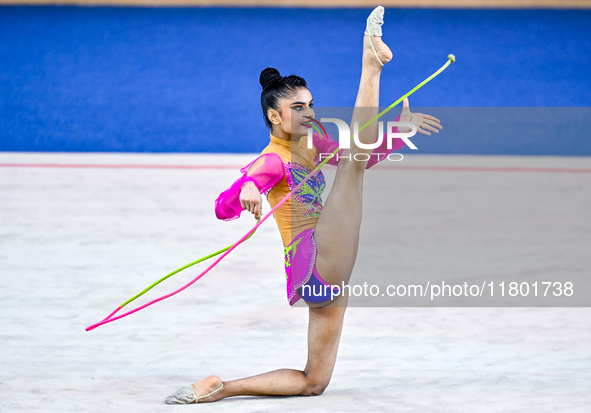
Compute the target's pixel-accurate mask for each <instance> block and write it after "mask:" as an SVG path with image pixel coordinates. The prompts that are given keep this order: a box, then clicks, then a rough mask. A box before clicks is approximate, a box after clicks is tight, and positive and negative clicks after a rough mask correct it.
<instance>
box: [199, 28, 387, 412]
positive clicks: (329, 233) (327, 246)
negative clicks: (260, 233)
mask: <svg viewBox="0 0 591 413" xmlns="http://www.w3.org/2000/svg"><path fill="white" fill-rule="evenodd" d="M372 40H373V41H374V45H375V47H376V49H377V51H378V54H380V55H381V60H382V61H383V62H387V61H389V60H391V58H392V53H391V52H390V49H388V47H387V46H386V45H385V44H383V43H382V42H381V39H380V38H375V37H374V38H371V39H370V37H369V36H364V46H363V67H362V73H361V82H360V85H359V92H358V95H357V101H356V102H355V107H356V111H355V113H354V115H353V120H358V121H359V126H363V125H364V124H365V123H367V122H368V121H369V120H370V119H372V118H373V117H374V116H375V115H376V114H377V113H378V112H377V110H378V106H379V80H380V74H381V69H382V67H381V65H380V64H379V63H378V62H377V61H376V58H375V56H374V54H373V52H372V50H371V46H370V44H369V42H370V41H372ZM377 130H378V126H377V123H375V124H373V125H371V126H368V127H367V128H366V129H364V130H363V131H361V132H360V133H359V139H360V141H361V142H364V143H373V142H375V141H376V138H377ZM352 146H353V147H352V148H351V149H350V150H349V151H345V153H344V155H347V154H348V153H349V152H350V153H351V155H354V154H355V153H360V152H366V153H368V152H371V151H367V150H366V151H364V150H361V149H359V148H356V147H354V145H352ZM366 164H367V162H363V161H347V160H343V161H340V162H339V166H338V169H337V174H336V178H335V183H334V185H333V188H332V190H331V192H330V195H329V197H328V199H327V202H326V205H325V206H324V209H323V211H322V214H321V215H320V218H319V220H318V223H317V226H316V230H315V240H316V244H317V246H318V252H317V256H316V269H317V270H318V272H319V274H320V275H321V276H322V277H323V278H324V279H325V280H326V281H327V282H329V283H332V284H338V283H340V282H341V280H345V282H348V280H349V277H350V275H351V271H352V269H353V265H354V263H355V257H356V255H357V247H358V244H359V228H360V225H361V196H362V184H363V172H364V170H365V166H366ZM347 301H348V297H347V296H346V295H343V296H339V297H338V298H336V299H335V300H334V301H333V302H332V305H331V306H324V307H320V308H315V307H313V306H310V308H309V315H310V320H309V325H308V361H307V363H306V367H305V368H304V370H294V369H279V370H274V371H270V372H268V373H263V374H259V375H256V376H251V377H247V378H243V379H239V380H232V381H227V382H223V384H224V387H223V388H222V389H221V390H220V391H218V392H216V393H214V394H212V395H211V396H209V397H207V398H204V399H201V400H199V403H202V402H213V401H216V400H221V399H223V398H226V397H231V396H280V395H283V396H291V395H293V396H295V395H300V396H312V395H319V394H322V393H323V392H324V389H325V388H326V387H327V386H328V383H329V381H330V378H331V377H332V372H333V369H334V365H335V362H336V356H337V350H338V346H339V341H340V338H341V332H342V327H343V321H344V315H345V310H346V306H347ZM221 384H222V380H221V379H220V378H219V377H218V376H209V377H207V378H206V379H204V380H201V381H200V382H197V383H194V384H193V388H194V389H195V393H196V395H197V397H199V396H200V395H205V394H208V393H210V392H211V391H213V390H215V389H217V388H219V387H220V386H221Z"/></svg>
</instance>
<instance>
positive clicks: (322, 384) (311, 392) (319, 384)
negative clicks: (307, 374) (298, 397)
mask: <svg viewBox="0 0 591 413" xmlns="http://www.w3.org/2000/svg"><path fill="white" fill-rule="evenodd" d="M328 383H329V380H314V379H308V380H307V381H306V386H305V388H304V391H303V392H302V396H320V395H321V394H322V393H324V390H326V388H327V387H328Z"/></svg>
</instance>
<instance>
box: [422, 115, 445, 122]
mask: <svg viewBox="0 0 591 413" xmlns="http://www.w3.org/2000/svg"><path fill="white" fill-rule="evenodd" d="M424 116H425V118H427V119H431V120H434V121H435V122H438V123H441V121H440V120H439V119H437V118H436V117H435V116H431V115H424Z"/></svg>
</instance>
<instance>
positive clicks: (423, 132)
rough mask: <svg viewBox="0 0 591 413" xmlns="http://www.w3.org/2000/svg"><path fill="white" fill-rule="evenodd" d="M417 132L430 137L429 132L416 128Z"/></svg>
mask: <svg viewBox="0 0 591 413" xmlns="http://www.w3.org/2000/svg"><path fill="white" fill-rule="evenodd" d="M417 130H418V131H419V132H420V133H422V134H423V135H431V132H425V131H424V130H423V129H421V128H417Z"/></svg>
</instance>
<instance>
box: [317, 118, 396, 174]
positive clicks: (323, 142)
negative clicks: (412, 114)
mask: <svg viewBox="0 0 591 413" xmlns="http://www.w3.org/2000/svg"><path fill="white" fill-rule="evenodd" d="M399 119H400V115H398V117H397V118H396V119H394V121H395V122H398V120H399ZM392 132H394V133H398V128H397V127H396V126H393V127H392ZM387 137H388V132H386V133H384V136H383V137H382V143H381V144H380V146H378V147H377V148H374V150H373V152H372V155H371V157H370V158H369V160H368V161H367V165H366V166H365V169H369V168H371V167H372V166H374V165H375V164H376V163H378V162H381V161H383V160H384V159H385V158H386V157H387V156H388V155H389V154H391V153H392V152H393V151H395V150H398V149H400V148H402V147H403V146H404V145H405V143H404V141H403V140H402V139H400V138H395V139H392V148H391V149H388V140H387V139H386V138H387ZM312 138H313V142H314V146H315V147H316V150H317V151H318V153H324V154H328V153H332V152H333V151H334V150H335V149H337V148H338V147H339V144H338V143H337V142H335V141H334V139H333V138H332V137H331V136H330V135H328V136H324V135H323V136H322V138H321V137H320V135H319V134H318V132H314V134H313V135H312ZM343 151H344V149H341V150H340V151H339V152H337V154H338V156H339V157H338V158H337V155H334V156H332V157H331V158H330V159H329V160H328V162H326V163H328V164H331V165H334V166H338V164H339V161H338V160H339V159H340V156H341V155H342V154H343ZM374 154H375V155H374ZM378 154H380V155H378ZM378 158H379V159H378ZM324 159H326V158H323V159H321V161H323V160H324Z"/></svg>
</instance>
